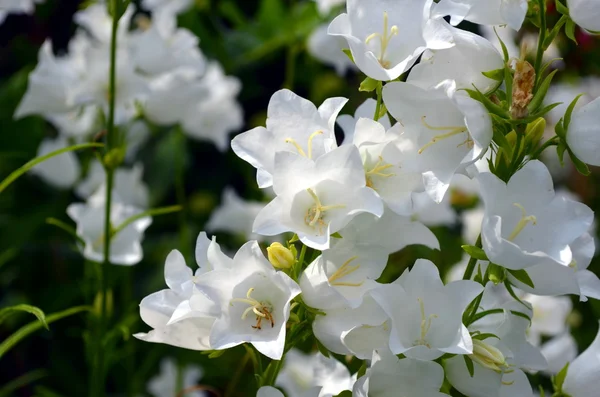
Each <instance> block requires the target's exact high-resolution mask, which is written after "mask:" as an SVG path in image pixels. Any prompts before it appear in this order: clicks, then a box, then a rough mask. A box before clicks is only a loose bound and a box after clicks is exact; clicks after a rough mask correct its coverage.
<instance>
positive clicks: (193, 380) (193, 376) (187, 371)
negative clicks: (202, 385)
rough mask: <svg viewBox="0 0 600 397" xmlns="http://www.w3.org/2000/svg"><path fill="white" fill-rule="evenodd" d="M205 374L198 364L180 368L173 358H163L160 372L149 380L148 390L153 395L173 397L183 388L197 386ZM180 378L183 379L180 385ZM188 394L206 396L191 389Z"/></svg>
mask: <svg viewBox="0 0 600 397" xmlns="http://www.w3.org/2000/svg"><path fill="white" fill-rule="evenodd" d="M203 374H204V371H203V370H202V368H200V367H199V366H197V365H186V366H185V367H183V368H179V367H178V365H177V363H176V362H175V360H174V359H173V358H163V359H162V360H161V361H160V373H159V374H158V375H156V376H154V377H153V378H152V379H150V381H149V382H148V391H149V392H150V394H151V395H152V396H153V397H173V395H174V394H176V393H179V392H180V391H182V390H186V389H187V388H190V387H193V386H196V385H197V384H198V381H199V380H200V378H202V375H203ZM179 376H181V378H179ZM178 379H182V383H181V384H180V385H178ZM179 387H181V389H179ZM186 396H188V397H204V393H203V392H200V391H190V392H189V393H186Z"/></svg>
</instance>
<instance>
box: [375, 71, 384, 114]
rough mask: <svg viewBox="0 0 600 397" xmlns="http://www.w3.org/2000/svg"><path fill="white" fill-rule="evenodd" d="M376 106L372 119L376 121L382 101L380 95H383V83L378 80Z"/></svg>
mask: <svg viewBox="0 0 600 397" xmlns="http://www.w3.org/2000/svg"><path fill="white" fill-rule="evenodd" d="M376 92H377V106H376V107H375V114H374V115H373V120H375V121H378V120H379V113H380V112H381V102H382V97H383V83H382V82H381V81H380V82H379V83H378V84H377V89H376Z"/></svg>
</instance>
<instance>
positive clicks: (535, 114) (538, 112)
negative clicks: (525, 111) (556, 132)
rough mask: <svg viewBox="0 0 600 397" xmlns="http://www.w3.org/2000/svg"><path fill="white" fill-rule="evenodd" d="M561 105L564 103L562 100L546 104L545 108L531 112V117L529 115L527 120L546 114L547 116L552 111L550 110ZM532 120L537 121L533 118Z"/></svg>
mask: <svg viewBox="0 0 600 397" xmlns="http://www.w3.org/2000/svg"><path fill="white" fill-rule="evenodd" d="M560 105H562V103H561V102H557V103H552V104H550V105H548V106H544V107H543V108H541V109H540V110H538V111H537V112H535V113H533V114H531V115H530V116H529V117H527V118H526V119H525V120H526V121H528V120H530V119H531V118H539V117H544V116H545V115H546V114H547V113H550V111H551V110H552V109H554V108H555V107H557V106H560ZM532 121H535V120H532Z"/></svg>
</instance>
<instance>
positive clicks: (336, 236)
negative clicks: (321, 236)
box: [331, 232, 344, 238]
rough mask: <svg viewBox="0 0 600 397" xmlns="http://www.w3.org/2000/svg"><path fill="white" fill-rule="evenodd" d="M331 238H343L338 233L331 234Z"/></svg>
mask: <svg viewBox="0 0 600 397" xmlns="http://www.w3.org/2000/svg"><path fill="white" fill-rule="evenodd" d="M331 237H333V238H344V237H342V235H341V234H340V232H335V233H333V234H332V235H331Z"/></svg>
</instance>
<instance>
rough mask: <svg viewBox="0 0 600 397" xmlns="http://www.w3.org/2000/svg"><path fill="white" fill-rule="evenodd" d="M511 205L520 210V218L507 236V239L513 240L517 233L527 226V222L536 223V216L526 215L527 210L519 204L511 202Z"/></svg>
mask: <svg viewBox="0 0 600 397" xmlns="http://www.w3.org/2000/svg"><path fill="white" fill-rule="evenodd" d="M513 205H514V206H515V207H518V208H519V209H520V210H521V219H520V220H519V222H518V223H517V225H516V226H515V228H514V229H513V231H512V233H511V234H510V236H508V241H513V240H514V239H515V238H516V237H517V236H518V235H519V233H521V231H523V229H524V228H525V226H527V225H528V224H529V222H531V224H532V225H537V218H536V217H535V216H533V215H529V216H527V212H526V211H525V208H524V207H523V206H522V205H521V204H519V203H513Z"/></svg>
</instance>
